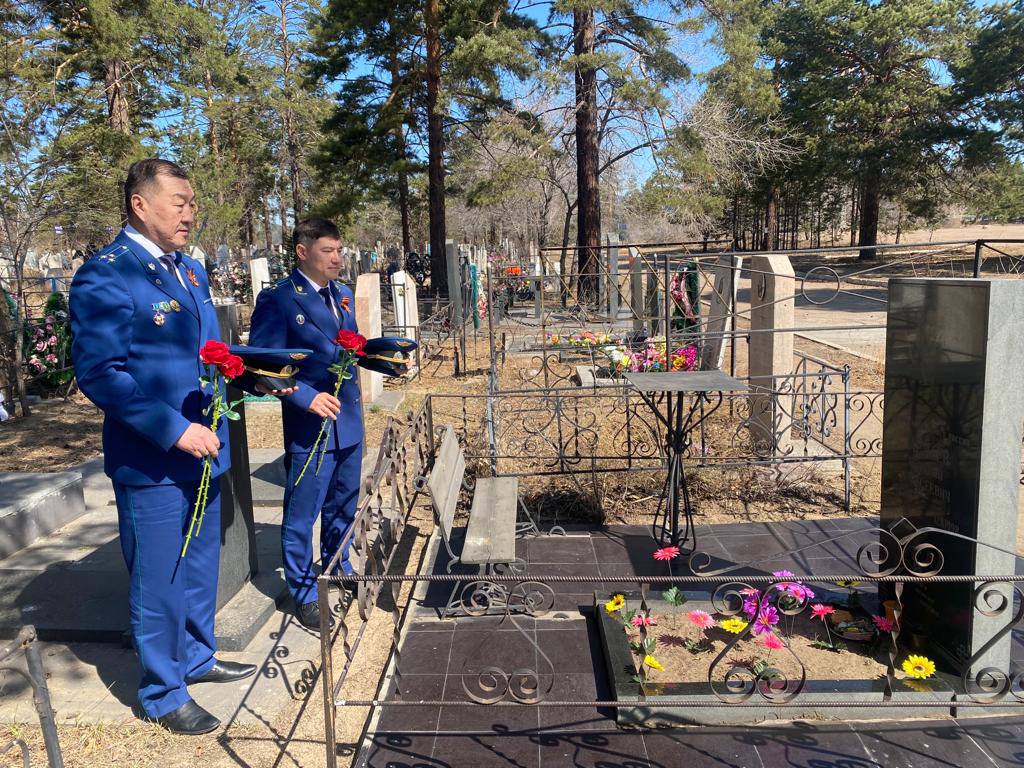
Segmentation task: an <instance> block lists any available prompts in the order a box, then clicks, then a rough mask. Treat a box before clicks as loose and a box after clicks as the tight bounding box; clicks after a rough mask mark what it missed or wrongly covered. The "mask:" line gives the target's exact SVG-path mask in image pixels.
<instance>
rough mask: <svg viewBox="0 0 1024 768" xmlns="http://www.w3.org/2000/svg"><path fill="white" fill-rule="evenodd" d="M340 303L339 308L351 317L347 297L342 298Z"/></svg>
mask: <svg viewBox="0 0 1024 768" xmlns="http://www.w3.org/2000/svg"><path fill="white" fill-rule="evenodd" d="M340 303H341V308H342V309H344V310H345V311H346V312H348V313H349V314H350V315H351V314H352V310H351V309H350V308H349V300H348V296H342V297H341V302H340Z"/></svg>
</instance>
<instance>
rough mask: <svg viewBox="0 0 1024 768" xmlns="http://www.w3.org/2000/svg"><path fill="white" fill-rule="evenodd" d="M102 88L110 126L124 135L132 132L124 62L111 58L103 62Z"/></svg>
mask: <svg viewBox="0 0 1024 768" xmlns="http://www.w3.org/2000/svg"><path fill="white" fill-rule="evenodd" d="M103 67H104V72H103V90H104V92H105V93H106V97H107V119H108V120H109V122H110V127H111V128H113V129H114V130H115V131H117V132H118V133H123V134H124V135H125V136H127V135H129V134H130V133H131V132H132V129H131V125H129V121H128V96H127V94H126V92H125V90H126V89H125V84H124V81H123V80H122V78H123V77H124V70H125V66H124V62H123V61H122V60H121V59H113V60H112V61H107V62H104V65H103Z"/></svg>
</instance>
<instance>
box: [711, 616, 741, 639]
mask: <svg viewBox="0 0 1024 768" xmlns="http://www.w3.org/2000/svg"><path fill="white" fill-rule="evenodd" d="M718 626H720V627H721V628H722V629H724V630H725V631H726V632H731V633H732V634H734V635H738V634H739V633H740V632H742V631H743V630H745V629H746V628H747V622H745V621H744V620H743V619H737V618H736V617H733V618H731V619H723V620H722V621H720V622H718Z"/></svg>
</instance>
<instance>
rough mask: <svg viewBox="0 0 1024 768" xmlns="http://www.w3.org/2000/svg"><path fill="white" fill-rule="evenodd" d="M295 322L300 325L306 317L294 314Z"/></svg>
mask: <svg viewBox="0 0 1024 768" xmlns="http://www.w3.org/2000/svg"><path fill="white" fill-rule="evenodd" d="M295 322H296V323H298V324H299V325H302V324H303V323H304V322H306V318H304V317H303V316H302V315H296V316H295Z"/></svg>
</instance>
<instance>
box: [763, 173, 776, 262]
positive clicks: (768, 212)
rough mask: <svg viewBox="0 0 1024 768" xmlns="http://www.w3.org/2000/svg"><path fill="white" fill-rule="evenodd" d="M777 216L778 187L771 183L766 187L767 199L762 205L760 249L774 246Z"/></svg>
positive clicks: (765, 249)
mask: <svg viewBox="0 0 1024 768" xmlns="http://www.w3.org/2000/svg"><path fill="white" fill-rule="evenodd" d="M778 216H779V187H778V185H776V184H771V185H769V187H768V201H767V203H765V206H764V240H763V241H762V243H761V250H762V251H774V250H775V248H776V243H777V242H778V241H777V240H776V237H775V234H776V226H777V220H778Z"/></svg>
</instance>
